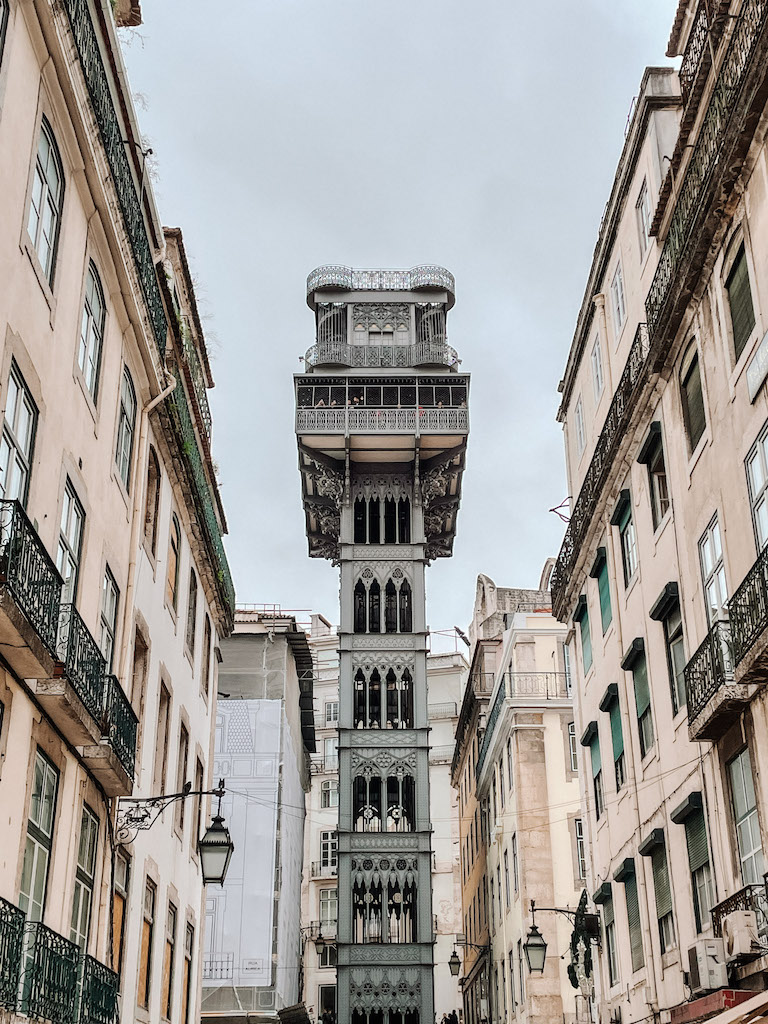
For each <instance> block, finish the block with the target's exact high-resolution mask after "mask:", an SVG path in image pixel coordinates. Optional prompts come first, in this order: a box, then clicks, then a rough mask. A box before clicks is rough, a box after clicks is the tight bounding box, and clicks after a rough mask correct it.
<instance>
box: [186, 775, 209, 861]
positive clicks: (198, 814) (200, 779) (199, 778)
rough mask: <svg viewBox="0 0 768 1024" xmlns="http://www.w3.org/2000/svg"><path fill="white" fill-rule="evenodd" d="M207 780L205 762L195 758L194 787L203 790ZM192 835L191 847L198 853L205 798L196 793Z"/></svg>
mask: <svg viewBox="0 0 768 1024" xmlns="http://www.w3.org/2000/svg"><path fill="white" fill-rule="evenodd" d="M204 782H205V769H204V768H203V762H202V761H201V760H200V758H199V757H198V758H196V760H195V785H194V789H195V791H196V793H197V794H199V793H201V792H202V790H203V786H204ZM192 822H193V828H192V835H191V838H190V843H189V845H190V847H191V849H192V852H193V853H197V843H198V841H199V839H200V830H201V827H202V824H203V798H202V797H201V796H198V795H196V796H195V797H194V803H193V805H192Z"/></svg>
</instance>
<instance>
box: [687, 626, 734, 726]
mask: <svg viewBox="0 0 768 1024" xmlns="http://www.w3.org/2000/svg"><path fill="white" fill-rule="evenodd" d="M729 683H733V645H732V643H731V628H730V626H729V624H728V623H727V622H722V621H719V622H715V623H714V624H713V626H712V628H711V629H710V631H709V633H707V636H706V639H705V640H704V643H703V644H701V645H700V647H699V648H698V649H697V651H696V653H695V654H694V655H693V657H692V658H691V659H690V661H689V662H688V664H687V665H686V666H685V689H686V693H687V695H688V721H689V722H690V723H693V722H695V720H696V719H697V718H698V716H699V715H700V714H701V712H702V711H703V710H704V708H705V707H706V706H707V704H708V703H709V701H710V700H711V699H712V698H713V697H714V696H715V694H716V693H717V691H718V690H719V689H720V688H721V687H722V686H726V685H728V684H729Z"/></svg>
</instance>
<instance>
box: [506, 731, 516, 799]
mask: <svg viewBox="0 0 768 1024" xmlns="http://www.w3.org/2000/svg"><path fill="white" fill-rule="evenodd" d="M507 775H508V778H509V792H510V793H511V792H512V790H513V789H514V788H515V769H514V765H513V764H512V737H511V736H510V737H508V739H507Z"/></svg>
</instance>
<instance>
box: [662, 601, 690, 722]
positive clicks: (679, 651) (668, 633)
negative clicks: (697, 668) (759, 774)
mask: <svg viewBox="0 0 768 1024" xmlns="http://www.w3.org/2000/svg"><path fill="white" fill-rule="evenodd" d="M664 642H665V644H666V647H667V666H668V668H669V685H670V688H671V691H672V709H673V711H674V713H675V714H677V712H678V711H679V710H680V708H684V707H685V705H686V704H687V702H688V696H687V692H686V689H685V672H684V670H685V644H684V642H683V618H682V615H681V614H680V604H679V603H677V604H676V605H675V606H674V608H672V610H671V611H670V613H669V614H668V615H667V617H666V618H665V619H664Z"/></svg>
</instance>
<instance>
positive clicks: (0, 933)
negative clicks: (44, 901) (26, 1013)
mask: <svg viewBox="0 0 768 1024" xmlns="http://www.w3.org/2000/svg"><path fill="white" fill-rule="evenodd" d="M23 946H24V914H23V913H22V912H21V911H20V910H19V908H18V907H14V905H13V904H12V903H9V902H8V900H4V899H3V898H2V897H0V1009H3V1010H15V1009H16V1003H17V1000H18V996H19V981H20V980H21V955H22V949H23Z"/></svg>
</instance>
